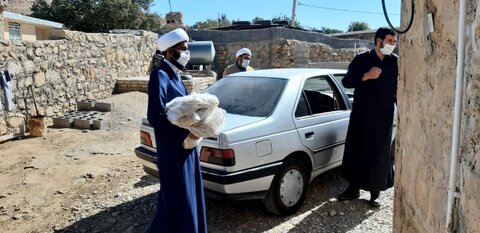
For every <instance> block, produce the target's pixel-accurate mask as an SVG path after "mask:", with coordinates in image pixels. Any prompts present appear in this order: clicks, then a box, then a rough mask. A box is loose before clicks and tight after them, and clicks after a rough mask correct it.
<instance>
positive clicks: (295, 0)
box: [290, 0, 297, 27]
mask: <svg viewBox="0 0 480 233" xmlns="http://www.w3.org/2000/svg"><path fill="white" fill-rule="evenodd" d="M296 10H297V0H293V7H292V18H291V19H290V26H292V27H295V14H296V13H295V11H296Z"/></svg>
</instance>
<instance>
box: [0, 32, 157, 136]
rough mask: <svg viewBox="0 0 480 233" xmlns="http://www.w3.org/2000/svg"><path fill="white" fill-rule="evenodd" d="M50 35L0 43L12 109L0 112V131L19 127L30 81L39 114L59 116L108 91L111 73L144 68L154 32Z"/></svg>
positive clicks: (27, 111)
mask: <svg viewBox="0 0 480 233" xmlns="http://www.w3.org/2000/svg"><path fill="white" fill-rule="evenodd" d="M53 36H54V38H56V39H58V40H50V41H20V42H18V41H17V42H11V41H4V42H3V43H0V58H1V59H0V69H4V68H8V69H9V71H11V72H12V73H13V75H14V80H13V81H12V86H13V93H14V97H13V102H14V105H15V106H14V108H15V110H14V111H13V112H7V113H6V112H0V136H1V135H5V134H12V133H20V132H22V131H25V118H26V116H29V115H31V114H35V112H34V111H33V102H32V98H31V95H30V94H28V93H27V87H28V86H29V85H32V86H33V89H34V93H35V98H36V101H37V105H38V106H39V108H40V111H41V112H40V113H41V114H46V115H47V116H48V117H52V116H61V115H63V113H65V112H67V111H71V110H75V109H76V101H79V100H84V99H87V98H89V99H103V98H106V97H109V96H111V95H112V92H113V89H114V85H115V82H116V79H118V78H126V77H136V76H138V75H139V74H145V73H146V72H147V70H148V66H149V64H150V58H151V55H152V54H153V52H154V51H155V48H156V38H157V35H156V34H154V33H148V32H143V33H142V36H135V35H128V34H122V35H119V34H91V33H88V34H87V33H81V32H73V31H66V30H65V31H55V32H54V35H53Z"/></svg>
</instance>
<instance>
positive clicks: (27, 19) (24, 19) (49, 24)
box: [3, 11, 65, 29]
mask: <svg viewBox="0 0 480 233" xmlns="http://www.w3.org/2000/svg"><path fill="white" fill-rule="evenodd" d="M3 17H4V18H5V19H8V20H15V21H20V22H24V23H30V24H34V25H38V26H44V27H51V28H55V29H64V28H65V25H63V23H57V22H53V21H49V20H44V19H38V18H33V17H30V16H25V15H20V14H16V13H12V12H8V11H4V12H3Z"/></svg>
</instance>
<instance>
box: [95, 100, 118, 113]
mask: <svg viewBox="0 0 480 233" xmlns="http://www.w3.org/2000/svg"><path fill="white" fill-rule="evenodd" d="M113 107H114V104H113V103H103V102H97V103H95V106H94V108H93V109H94V110H96V111H101V112H110V111H112V109H113Z"/></svg>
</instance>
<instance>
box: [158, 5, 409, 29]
mask: <svg viewBox="0 0 480 233" xmlns="http://www.w3.org/2000/svg"><path fill="white" fill-rule="evenodd" d="M170 2H171V5H172V11H182V12H183V16H184V21H185V23H186V24H187V25H193V24H194V23H195V22H197V21H203V20H206V19H208V18H211V19H216V18H217V17H218V16H219V15H221V14H226V15H227V18H228V19H230V20H237V19H239V20H242V21H250V20H252V19H253V18H254V17H256V16H259V17H262V18H264V19H271V18H272V17H275V16H279V15H287V16H288V17H290V16H291V15H292V5H293V0H275V1H273V0H270V1H267V0H235V1H233V0H203V1H202V0H170ZM154 3H155V5H154V6H153V7H152V8H151V11H153V12H157V13H159V14H161V15H162V16H165V14H166V13H168V12H169V11H170V7H169V4H168V0H155V2H154ZM385 3H386V7H387V11H388V13H389V17H390V21H391V22H392V24H393V25H394V26H399V25H400V9H401V0H385ZM306 5H309V6H306ZM325 8H333V9H339V10H333V9H325ZM343 10H346V11H343ZM352 11H361V12H370V13H357V12H352ZM382 12H383V10H382V2H381V0H297V20H298V21H300V23H301V24H302V25H304V26H306V27H315V28H321V27H329V28H335V29H339V30H342V31H345V30H347V28H348V25H349V24H350V23H351V22H353V21H363V22H367V23H368V25H369V26H370V28H372V29H376V28H378V27H381V26H387V21H386V20H385V17H384V16H383V13H382ZM377 13H378V14H377Z"/></svg>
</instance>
